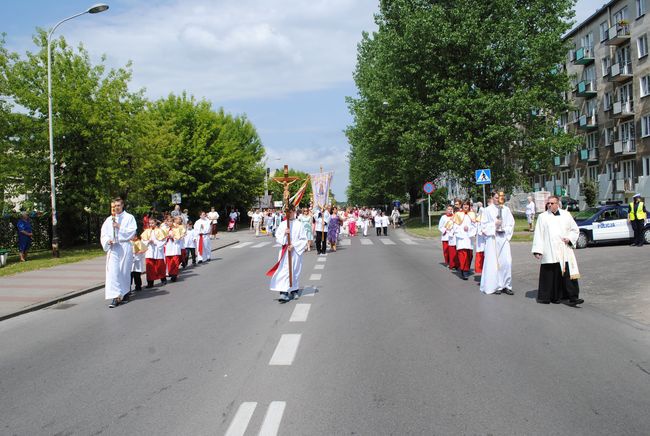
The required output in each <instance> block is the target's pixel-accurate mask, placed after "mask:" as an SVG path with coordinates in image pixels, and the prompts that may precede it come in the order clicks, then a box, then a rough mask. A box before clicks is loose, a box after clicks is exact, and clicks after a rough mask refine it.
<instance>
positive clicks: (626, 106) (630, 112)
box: [612, 101, 634, 118]
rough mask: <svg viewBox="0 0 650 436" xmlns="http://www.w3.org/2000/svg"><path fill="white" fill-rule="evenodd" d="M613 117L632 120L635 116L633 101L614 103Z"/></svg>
mask: <svg viewBox="0 0 650 436" xmlns="http://www.w3.org/2000/svg"><path fill="white" fill-rule="evenodd" d="M612 116H613V117H614V118H630V117H633V116H634V105H633V104H632V102H631V101H626V102H620V101H617V102H614V105H613V106H612Z"/></svg>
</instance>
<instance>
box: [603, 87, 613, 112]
mask: <svg viewBox="0 0 650 436" xmlns="http://www.w3.org/2000/svg"><path fill="white" fill-rule="evenodd" d="M611 109H612V94H611V93H609V92H606V93H604V94H603V110H604V111H605V112H607V111H609V110H611Z"/></svg>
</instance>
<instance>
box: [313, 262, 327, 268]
mask: <svg viewBox="0 0 650 436" xmlns="http://www.w3.org/2000/svg"><path fill="white" fill-rule="evenodd" d="M314 269H325V265H323V264H322V263H317V264H316V265H314Z"/></svg>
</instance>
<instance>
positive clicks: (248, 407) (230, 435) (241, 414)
mask: <svg viewBox="0 0 650 436" xmlns="http://www.w3.org/2000/svg"><path fill="white" fill-rule="evenodd" d="M256 407H257V403H253V402H247V403H241V405H240V406H239V409H237V413H236V414H235V417H234V418H233V419H232V422H231V423H230V427H228V430H226V436H243V434H244V433H246V429H247V428H248V423H249V422H250V421H251V418H252V417H253V412H255V408H256Z"/></svg>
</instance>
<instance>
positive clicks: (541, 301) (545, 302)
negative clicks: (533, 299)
mask: <svg viewBox="0 0 650 436" xmlns="http://www.w3.org/2000/svg"><path fill="white" fill-rule="evenodd" d="M537 302H538V303H539V304H551V302H550V301H544V300H537Z"/></svg>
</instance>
